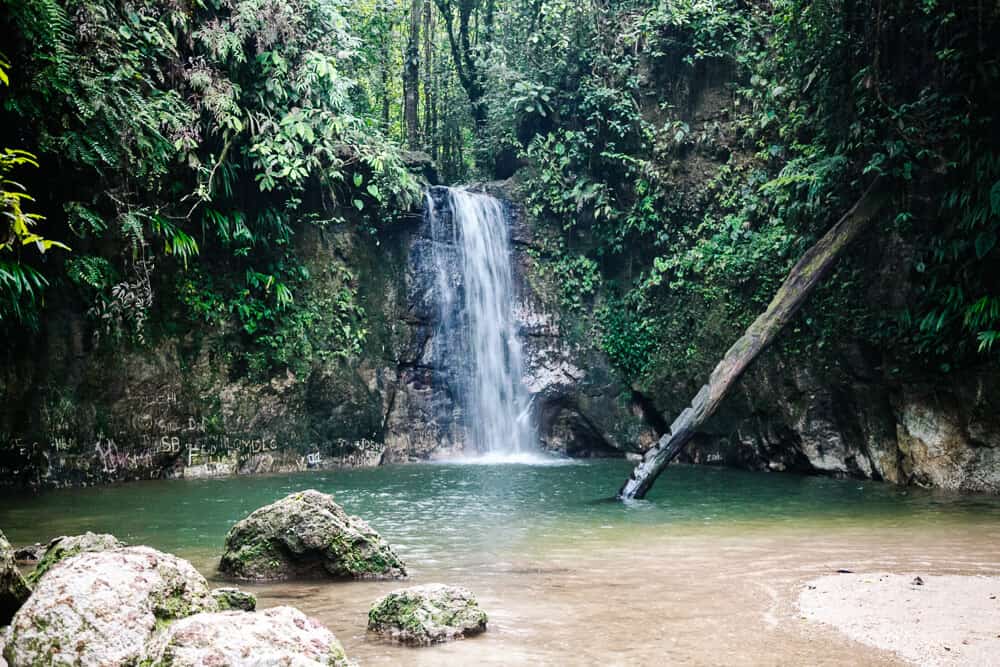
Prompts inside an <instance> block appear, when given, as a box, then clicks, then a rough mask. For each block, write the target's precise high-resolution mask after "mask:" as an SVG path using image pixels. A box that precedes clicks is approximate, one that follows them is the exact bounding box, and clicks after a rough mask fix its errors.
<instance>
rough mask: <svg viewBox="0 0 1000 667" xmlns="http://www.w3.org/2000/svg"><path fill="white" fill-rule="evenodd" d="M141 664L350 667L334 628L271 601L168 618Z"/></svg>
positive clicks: (176, 666) (172, 665)
mask: <svg viewBox="0 0 1000 667" xmlns="http://www.w3.org/2000/svg"><path fill="white" fill-rule="evenodd" d="M141 664H143V665H150V666H151V667H167V666H169V667H202V666H203V665H247V664H253V665H296V666H297V667H313V666H316V667H320V666H323V667H350V666H351V665H353V664H354V663H352V662H351V661H349V660H348V659H347V656H346V655H345V654H344V648H343V646H341V644H340V642H338V641H337V638H336V637H334V635H333V633H332V632H330V631H329V630H327V629H326V628H324V627H323V626H322V625H320V624H319V623H317V622H316V621H315V620H313V619H311V618H309V617H307V616H306V615H305V614H303V613H302V612H300V611H299V610H298V609H293V608H292V607H274V608H272V609H267V610H265V611H261V612H256V613H252V614H251V613H246V612H243V611H225V612H218V613H204V614H196V615H194V616H188V617H187V618H184V619H181V620H179V621H176V622H174V623H171V624H170V625H169V626H168V627H167V628H166V629H164V630H163V631H161V632H159V633H158V634H157V635H156V636H155V637H154V638H153V639H152V641H150V642H149V644H148V645H147V647H146V649H145V651H144V654H143V657H142V661H141Z"/></svg>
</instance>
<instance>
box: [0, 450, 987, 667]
mask: <svg viewBox="0 0 1000 667" xmlns="http://www.w3.org/2000/svg"><path fill="white" fill-rule="evenodd" d="M627 471H628V465H627V464H626V463H624V462H621V461H598V462H588V463H570V464H565V465H520V464H509V465H456V464H439V465H431V464H428V465H411V466H386V467H382V468H377V469H371V470H353V471H337V472H324V473H311V474H298V475H288V476H273V477H257V478H232V479H224V480H207V481H170V482H148V483H135V484H127V485H122V486H118V487H112V488H105V489H81V490H68V491H56V492H51V493H47V494H43V495H40V496H37V497H28V498H24V497H12V496H5V497H0V528H2V529H3V530H4V531H5V532H6V533H7V535H8V537H9V538H10V540H11V541H12V542H13V543H15V544H19V543H27V542H34V541H44V540H47V539H49V538H50V537H52V536H54V535H58V534H65V533H79V532H83V531H85V530H94V531H101V532H112V533H114V534H116V535H117V536H119V537H120V538H122V539H125V540H127V541H129V542H131V543H142V544H148V545H150V546H153V547H156V548H159V549H162V550H165V551H170V552H172V553H176V554H178V555H180V556H183V557H185V558H188V559H189V560H191V561H192V562H193V563H194V564H195V565H196V566H197V567H198V568H199V569H200V570H201V571H202V572H203V573H204V574H205V575H206V576H208V577H209V578H214V577H215V565H216V562H217V559H218V556H219V554H220V553H221V546H222V542H223V539H224V536H225V533H226V531H227V530H228V528H229V527H230V526H231V525H232V524H233V523H234V522H235V521H237V520H239V519H240V518H242V517H243V516H244V515H246V514H247V513H248V512H250V511H251V510H253V509H255V508H256V507H259V506H261V505H263V504H266V503H268V502H271V501H273V500H275V499H277V498H279V497H281V496H283V495H285V494H287V493H290V492H292V491H295V490H300V489H305V488H317V489H319V490H322V491H325V492H329V493H333V494H334V495H335V497H336V498H337V500H338V502H340V503H341V504H343V505H344V506H345V507H346V509H347V510H348V511H349V512H351V513H355V514H359V515H361V516H363V517H364V518H366V519H367V520H368V521H369V522H370V523H371V524H372V525H373V526H374V527H375V528H376V529H377V530H379V531H380V532H381V533H382V534H383V536H385V537H386V539H388V540H389V541H390V543H392V544H393V546H394V547H395V548H396V550H397V552H399V554H400V555H401V556H402V557H403V558H404V560H406V562H407V564H408V566H409V568H410V571H411V576H410V578H409V581H408V582H407V584H419V583H429V582H435V581H440V582H445V583H452V584H458V585H462V586H466V587H468V588H470V589H471V590H472V591H473V592H475V593H476V594H477V595H478V596H479V598H480V603H481V605H482V606H483V608H484V609H485V610H486V611H487V613H489V615H490V624H489V631H488V632H487V633H486V634H485V635H482V636H481V637H477V638H474V639H470V640H466V641H461V642H456V643H453V644H449V645H444V646H436V647H432V648H423V649H409V648H404V647H399V646H395V645H391V644H387V643H383V642H380V641H377V640H374V639H372V638H369V637H366V634H365V621H366V615H367V610H368V607H369V606H370V604H371V602H372V601H373V600H375V599H376V598H377V597H378V596H380V595H382V594H383V593H385V592H387V591H389V590H392V589H394V588H398V587H400V586H401V585H402V584H400V582H392V581H390V582H378V581H359V582H332V583H331V582H295V583H277V584H268V585H256V586H244V587H245V588H248V589H249V590H252V591H253V592H254V593H256V594H257V595H258V597H259V600H260V604H261V606H272V605H277V604H291V605H293V606H296V607H299V608H300V609H302V610H303V611H305V612H306V613H307V614H310V615H313V616H315V617H316V618H318V619H319V620H321V621H322V622H324V623H325V624H326V625H327V626H328V627H330V629H331V630H333V632H334V633H335V634H336V635H337V636H338V638H340V640H341V641H342V642H343V643H344V645H345V648H346V649H347V651H348V654H349V655H350V656H352V657H353V658H355V659H357V660H358V661H359V662H361V663H362V664H365V665H368V664H393V665H451V664H453V665H470V664H497V665H501V664H551V665H567V664H603V665H608V664H622V665H625V664H628V665H647V664H648V665H654V664H764V665H799V664H829V665H834V664H837V665H841V664H847V663H850V664H898V659H897V658H895V657H894V656H893V655H892V654H889V653H884V652H879V651H876V650H873V649H871V648H868V647H866V646H864V645H861V644H858V643H855V642H852V641H850V640H848V639H846V638H845V637H843V636H842V635H840V634H838V633H837V632H836V631H834V630H832V629H830V628H828V627H826V626H822V625H817V624H813V623H807V622H806V621H804V620H803V619H802V618H801V615H800V613H799V612H798V611H797V609H796V607H795V600H796V598H797V596H798V591H799V589H800V587H801V585H802V583H803V582H805V581H806V580H809V579H812V578H814V577H816V576H818V575H823V574H829V573H832V572H835V571H836V570H837V569H840V568H844V569H850V570H854V571H858V572H864V571H898V572H925V573H948V574H992V575H995V574H998V573H1000V498H994V497H988V496H973V495H958V494H950V493H942V492H928V491H923V490H918V489H899V488H894V487H891V486H888V485H883V484H877V483H869V482H857V481H847V480H831V479H824V478H808V477H797V476H794V475H788V474H760V473H746V472H739V471H733V470H725V469H718V468H707V467H688V466H677V467H672V468H671V469H670V470H669V471H668V472H667V473H666V474H665V475H664V477H663V478H662V479H661V480H660V482H659V484H658V485H657V487H656V488H655V489H654V491H653V493H651V494H650V498H649V499H648V500H647V501H643V502H639V503H634V504H631V505H627V506H626V505H622V504H620V503H617V502H614V501H611V500H609V499H608V498H609V497H610V496H611V495H612V494H613V493H614V491H615V490H616V489H617V487H618V485H619V484H620V483H621V481H622V480H623V479H624V476H625V475H626V474H627ZM998 659H1000V657H998Z"/></svg>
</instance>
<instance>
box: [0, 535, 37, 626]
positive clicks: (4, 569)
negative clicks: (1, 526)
mask: <svg viewBox="0 0 1000 667" xmlns="http://www.w3.org/2000/svg"><path fill="white" fill-rule="evenodd" d="M30 594H31V590H30V589H29V588H28V585H27V584H26V583H25V581H24V577H22V576H21V572H20V570H18V569H17V564H16V563H15V562H14V549H13V548H12V547H11V546H10V542H8V541H7V538H6V537H4V534H3V533H0V626H4V625H7V624H8V623H10V619H11V618H13V617H14V613H15V612H16V611H17V610H18V609H19V608H20V607H21V605H22V604H24V601H25V600H27V599H28V596H29V595H30Z"/></svg>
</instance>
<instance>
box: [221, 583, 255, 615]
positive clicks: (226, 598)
mask: <svg viewBox="0 0 1000 667" xmlns="http://www.w3.org/2000/svg"><path fill="white" fill-rule="evenodd" d="M212 597H213V598H215V602H216V603H217V604H218V605H219V611H228V610H230V609H238V610H240V611H253V610H254V609H256V608H257V596H255V595H254V594H253V593H247V592H246V591H241V590H240V589H238V588H215V589H213V590H212Z"/></svg>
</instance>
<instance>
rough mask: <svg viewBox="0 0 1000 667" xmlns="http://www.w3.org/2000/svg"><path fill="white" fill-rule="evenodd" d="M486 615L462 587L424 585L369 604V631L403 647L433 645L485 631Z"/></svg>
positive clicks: (397, 592) (390, 594) (395, 592)
mask: <svg viewBox="0 0 1000 667" xmlns="http://www.w3.org/2000/svg"><path fill="white" fill-rule="evenodd" d="M486 621H487V617H486V612H484V611H483V610H482V609H480V608H479V602H478V601H477V600H476V598H475V596H473V595H472V593H470V592H469V591H467V590H466V589H464V588H458V587H457V586H446V585H444V584H426V585H424V586H414V587H412V588H404V589H402V590H398V591H393V592H392V593H389V594H388V595H386V596H385V597H383V598H381V599H380V600H378V601H377V602H376V603H375V604H374V605H372V608H371V611H369V612H368V629H369V630H371V631H372V632H375V633H378V634H380V635H382V636H384V637H388V638H390V639H393V640H395V641H399V642H403V643H406V644H422V645H429V644H436V643H438V642H446V641H451V640H452V639H460V638H462V637H469V636H471V635H475V634H479V633H480V632H485V631H486Z"/></svg>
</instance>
